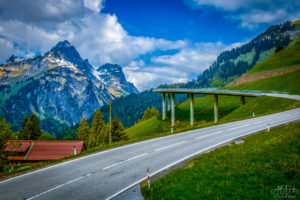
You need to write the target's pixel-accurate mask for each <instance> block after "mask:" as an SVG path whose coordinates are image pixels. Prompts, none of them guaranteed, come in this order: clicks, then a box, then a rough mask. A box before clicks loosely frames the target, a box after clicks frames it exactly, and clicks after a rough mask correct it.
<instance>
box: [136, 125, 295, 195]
mask: <svg viewBox="0 0 300 200" xmlns="http://www.w3.org/2000/svg"><path fill="white" fill-rule="evenodd" d="M299 149H300V122H296V123H293V124H290V125H286V126H282V127H278V128H274V129H271V131H270V132H269V133H268V132H265V131H264V132H261V133H259V134H256V135H253V136H250V137H247V138H245V139H244V143H242V144H238V145H237V144H234V143H232V144H231V145H230V146H224V147H220V148H218V149H215V150H214V151H211V152H209V153H207V154H204V155H201V156H199V157H197V158H196V159H193V160H191V161H189V162H188V163H186V164H185V166H183V167H181V168H179V169H176V170H174V171H172V172H171V173H169V174H168V175H166V176H164V177H162V178H160V179H157V180H155V181H153V182H152V183H151V189H148V186H147V184H146V183H144V184H142V194H143V196H144V197H145V199H274V195H273V194H272V191H274V189H276V188H277V187H278V186H282V185H283V186H286V185H288V186H293V187H295V188H296V189H297V190H298V195H297V197H298V198H299V191H300V182H299V180H300V171H299V170H300V151H299ZM297 197H294V199H297Z"/></svg>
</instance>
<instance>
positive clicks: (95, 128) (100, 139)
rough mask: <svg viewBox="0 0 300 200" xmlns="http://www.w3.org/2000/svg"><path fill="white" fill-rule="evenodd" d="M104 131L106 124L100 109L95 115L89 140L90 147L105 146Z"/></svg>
mask: <svg viewBox="0 0 300 200" xmlns="http://www.w3.org/2000/svg"><path fill="white" fill-rule="evenodd" d="M104 131H105V123H104V121H103V115H102V113H101V111H100V109H97V110H96V111H95V113H94V117H93V121H92V127H91V133H90V138H89V147H95V146H99V145H100V144H104Z"/></svg>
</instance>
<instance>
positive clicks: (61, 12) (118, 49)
mask: <svg viewBox="0 0 300 200" xmlns="http://www.w3.org/2000/svg"><path fill="white" fill-rule="evenodd" d="M28 2H29V3H30V2H31V0H30V1H28ZM55 2H56V3H57V4H58V5H60V6H58V7H55V6H53V5H54V4H52V1H48V0H47V1H46V0H45V5H46V6H45V9H46V11H45V10H43V11H41V10H39V9H44V8H43V7H42V6H39V5H36V7H35V8H36V9H37V10H36V12H37V13H40V14H41V13H44V14H41V19H40V21H38V20H39V19H38V18H35V17H34V16H32V15H28V16H25V18H22V17H15V16H9V15H8V14H7V15H3V16H5V17H3V18H0V45H1V46H0V51H1V53H0V59H1V60H2V61H3V60H6V59H7V58H8V57H9V56H10V55H11V54H15V55H17V56H32V55H33V54H32V52H42V53H44V52H46V51H48V50H50V48H51V47H53V46H54V45H55V44H56V43H57V42H59V41H62V40H65V39H67V40H69V41H70V42H71V43H72V44H73V45H74V46H75V47H76V49H77V50H78V51H79V53H80V55H81V56H82V57H83V58H88V59H89V61H90V63H91V64H92V65H93V66H95V67H98V66H100V65H102V64H105V63H107V62H109V63H113V64H119V65H121V66H125V67H124V68H123V70H124V73H125V75H126V77H127V79H128V80H129V81H131V82H133V83H134V84H135V85H136V86H137V88H138V89H139V90H144V89H149V88H152V87H156V86H158V85H159V84H163V83H174V82H175V83H176V82H186V81H187V80H189V79H191V78H196V76H197V75H198V74H199V73H200V72H202V71H203V70H204V69H206V68H208V67H209V65H210V64H211V63H212V62H213V61H214V60H215V59H216V57H217V55H218V54H219V53H220V52H221V51H223V50H224V49H228V48H232V47H235V46H237V45H239V44H232V45H229V46H228V45H224V44H222V43H221V42H217V43H197V44H192V43H190V42H189V41H185V40H178V41H168V40H165V39H162V38H153V37H138V36H132V35H129V34H128V33H127V32H126V30H124V28H123V27H122V25H121V24H120V23H119V22H118V18H117V16H115V15H110V14H104V13H101V12H100V11H101V8H102V4H103V1H95V2H94V1H93V2H88V1H84V2H81V4H80V3H78V1H72V0H55ZM72 2H74V5H73V4H71V3H72ZM18 3H19V5H22V1H18ZM31 3H32V4H33V3H34V2H31ZM75 4H76V5H75ZM67 5H70V7H68V6H67ZM1 6H2V7H1ZM86 7H87V8H88V9H87V8H86ZM2 8H3V5H1V3H0V10H1V9H2ZM57 8H61V9H57ZM7 9H8V8H7ZM78 9H79V10H80V11H79V13H80V14H78V15H76V14H71V13H72V11H76V10H78ZM4 10H5V9H4ZM8 10H9V9H8ZM10 10H13V8H10ZM82 10H84V11H82ZM4 13H5V12H4ZM2 14H3V13H2ZM0 15H1V14H0ZM62 16H63V18H64V17H65V18H64V19H62ZM54 22H55V23H54ZM49 23H50V24H51V27H50V28H49V27H48V25H49ZM167 50H176V51H177V53H173V54H170V53H169V52H170V51H167ZM165 51H166V52H168V53H166V52H165ZM154 52H159V55H158V54H157V53H156V54H154ZM171 52H172V51H171ZM152 53H153V55H152V57H150V55H151V54H152ZM144 55H146V57H147V59H143V58H142V57H143V56H144Z"/></svg>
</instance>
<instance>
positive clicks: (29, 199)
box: [27, 174, 92, 200]
mask: <svg viewBox="0 0 300 200" xmlns="http://www.w3.org/2000/svg"><path fill="white" fill-rule="evenodd" d="M90 175H92V174H87V175H84V176H81V177H79V178H76V179H73V180H71V181H68V182H66V183H63V184H61V185H58V186H56V187H54V188H51V189H49V190H47V191H45V192H42V193H40V194H37V195H35V196H33V197H30V198H28V199H27V200H31V199H35V198H37V197H39V196H42V195H43V194H46V193H48V192H51V191H53V190H55V189H58V188H60V187H62V186H65V185H68V184H70V183H73V182H75V181H78V180H80V179H82V178H84V177H88V176H90Z"/></svg>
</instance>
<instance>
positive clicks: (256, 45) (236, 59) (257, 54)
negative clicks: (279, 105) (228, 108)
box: [160, 22, 300, 88]
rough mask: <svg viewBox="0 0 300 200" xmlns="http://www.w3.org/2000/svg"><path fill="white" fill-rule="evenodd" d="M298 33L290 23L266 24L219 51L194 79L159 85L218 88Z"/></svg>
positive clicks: (266, 56)
mask: <svg viewBox="0 0 300 200" xmlns="http://www.w3.org/2000/svg"><path fill="white" fill-rule="evenodd" d="M299 34H300V27H299V26H297V25H296V24H292V23H291V22H285V23H284V24H280V25H274V26H271V27H269V28H268V29H267V30H266V31H264V32H263V33H262V34H260V35H258V36H257V37H255V38H254V39H252V40H251V41H250V42H248V43H246V44H244V45H242V46H240V47H237V48H234V49H231V50H227V51H224V52H222V53H221V54H220V55H219V56H218V58H217V60H216V61H215V62H214V63H213V64H212V65H211V66H210V67H209V68H208V69H206V70H204V71H203V72H202V73H201V74H200V75H199V76H198V78H197V80H194V81H190V82H188V83H180V84H171V85H162V86H160V87H187V88H201V87H222V86H225V85H227V84H228V83H230V82H232V81H233V80H235V79H236V78H238V77H239V76H241V75H242V74H244V73H246V72H247V71H248V70H250V69H251V68H252V67H254V66H255V65H256V64H257V63H259V62H262V61H264V60H265V59H266V58H268V57H270V56H271V55H273V54H274V50H275V48H276V47H277V46H279V45H282V46H285V47H286V46H288V45H289V44H290V43H291V41H293V39H294V38H295V37H297V36H298V35H299Z"/></svg>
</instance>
